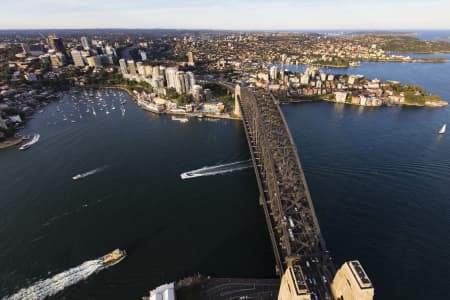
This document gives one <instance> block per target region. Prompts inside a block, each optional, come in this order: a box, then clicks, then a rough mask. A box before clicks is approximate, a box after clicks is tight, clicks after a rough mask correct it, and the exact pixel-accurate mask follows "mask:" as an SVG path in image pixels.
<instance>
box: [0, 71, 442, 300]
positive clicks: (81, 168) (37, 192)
mask: <svg viewBox="0 0 450 300" xmlns="http://www.w3.org/2000/svg"><path fill="white" fill-rule="evenodd" d="M343 71H346V70H337V72H343ZM348 72H350V73H357V74H367V75H368V76H369V77H371V78H373V77H377V78H380V79H383V80H386V79H393V80H399V81H406V82H410V83H417V84H420V85H423V86H424V87H425V88H426V89H427V90H428V91H430V92H432V93H437V94H440V95H441V96H442V97H443V99H444V100H450V85H449V82H448V81H449V79H450V64H400V63H391V64H371V63H367V64H366V63H363V64H362V65H361V66H360V67H359V68H354V69H349V70H348ZM105 93H106V92H104V91H103V92H102V94H103V96H102V97H103V98H105V102H106V103H107V105H108V107H111V104H112V102H113V101H115V103H116V106H117V109H116V110H110V114H108V115H107V114H106V113H105V111H98V110H97V114H96V116H93V115H92V113H89V114H87V113H86V112H85V108H86V107H84V106H83V105H84V104H83V103H80V104H78V106H76V105H75V106H74V105H73V100H75V102H79V100H78V99H79V98H80V97H81V98H82V97H83V96H82V95H74V96H73V97H75V98H74V99H72V95H66V96H65V98H64V100H63V101H62V102H60V103H53V104H51V105H50V106H48V107H47V108H46V109H45V110H44V112H43V113H42V114H36V115H35V118H34V119H33V120H31V121H30V122H29V123H28V124H27V126H26V128H25V129H24V133H33V132H38V133H40V134H41V139H40V141H39V142H38V143H37V144H35V145H33V146H32V147H31V148H30V149H29V150H27V151H24V152H21V151H18V150H17V149H8V150H4V151H2V152H0V168H1V169H0V170H1V172H0V182H1V183H2V184H1V185H0V298H2V297H3V296H6V295H11V294H13V293H14V292H17V291H18V290H19V289H21V288H23V287H27V286H29V285H31V284H33V282H35V281H37V280H39V279H46V278H50V277H52V276H53V275H54V274H57V273H60V272H63V271H65V270H68V269H70V268H72V267H75V266H78V265H80V264H82V263H83V262H85V261H88V260H90V259H92V258H93V257H99V256H101V255H103V254H105V253H107V252H110V251H111V250H113V249H115V248H121V249H126V250H127V252H128V254H129V255H128V257H127V258H125V259H124V260H123V261H122V262H121V263H119V264H118V265H116V266H114V267H111V268H109V269H107V270H102V271H101V272H98V273H97V274H94V275H92V276H90V277H89V278H88V279H87V280H84V281H82V282H81V283H78V284H76V285H74V286H72V287H70V288H67V289H65V290H64V291H63V292H61V293H59V294H57V295H56V296H54V299H138V298H139V297H140V296H142V295H144V294H146V293H147V291H148V290H149V289H151V288H154V287H155V286H157V285H159V284H161V283H164V282H167V281H173V280H176V279H180V278H182V277H184V276H188V275H191V274H194V273H197V272H200V273H202V274H206V275H211V276H216V277H227V276H233V277H273V276H275V274H274V265H275V263H274V259H273V254H272V248H271V245H270V241H269V238H268V234H267V229H266V224H265V221H264V216H263V212H262V209H261V208H260V206H259V205H258V200H257V199H258V190H257V186H256V181H255V178H254V174H253V171H252V170H251V169H244V170H240V171H237V172H229V173H224V174H222V175H216V176H201V177H198V178H192V179H190V180H182V179H181V178H180V174H181V173H183V172H186V171H187V170H196V169H200V168H202V167H204V166H215V165H223V164H227V163H232V162H237V161H245V160H246V159H248V157H249V152H248V147H247V142H246V140H245V135H244V132H243V127H242V125H241V124H240V122H239V121H229V120H220V121H217V122H208V121H206V120H203V121H199V120H197V119H190V120H189V122H186V123H180V122H176V121H172V120H171V118H170V116H155V115H152V114H151V113H148V112H145V111H143V110H140V109H139V108H137V107H136V105H135V104H134V103H133V102H132V101H130V99H129V97H128V96H127V95H125V94H122V93H121V92H115V93H116V95H114V92H112V91H109V92H108V93H109V96H106V95H105ZM119 94H120V95H119ZM118 98H122V99H128V102H127V104H126V105H125V107H126V112H125V114H124V115H123V114H122V113H121V111H120V109H119V107H118V105H117V103H118V100H117V99H118ZM58 107H60V109H61V110H62V111H64V112H67V117H68V120H67V121H63V116H62V112H57V108H58ZM76 107H78V108H79V109H78V110H77V109H76ZM80 107H82V109H80ZM282 108H283V111H284V113H285V114H286V118H287V120H288V123H289V125H290V129H291V131H292V133H293V136H294V139H295V142H296V143H297V145H298V148H299V153H300V157H301V160H302V164H303V167H304V169H305V173H306V177H307V180H308V183H309V186H310V190H311V194H312V198H313V201H314V203H315V207H316V211H317V214H318V217H319V221H320V224H321V228H322V230H323V233H324V236H325V239H326V241H327V245H328V247H329V248H330V250H331V251H332V253H333V255H334V256H335V258H336V261H337V262H338V263H341V262H342V261H344V260H348V259H354V258H357V259H360V260H361V262H362V264H363V265H364V267H365V268H366V271H367V272H368V274H369V276H370V277H371V279H372V281H373V282H374V285H375V287H376V294H377V299H417V300H419V299H446V298H447V296H448V289H447V283H448V278H450V271H449V270H450V263H449V262H450V237H449V235H448V233H447V232H448V228H450V217H449V216H450V196H449V195H450V185H449V178H450V151H449V150H450V139H449V137H448V136H447V135H444V136H440V137H439V136H438V135H437V131H438V130H439V128H440V126H442V124H443V123H444V122H446V123H450V110H449V108H444V109H428V108H395V107H390V108H387V107H386V108H375V109H373V108H360V107H353V106H344V105H334V104H331V103H306V104H296V105H284V106H283V107H282ZM71 111H72V112H73V111H76V112H77V114H75V113H74V114H73V116H70V112H71ZM79 112H81V114H82V115H83V118H82V119H79V116H78V113H79ZM75 116H76V117H77V118H78V119H77V120H76V121H77V122H76V123H72V122H71V121H70V120H71V118H75ZM55 122H56V124H55ZM103 166H108V167H107V168H106V169H104V170H103V171H102V172H98V173H96V174H94V175H92V176H87V177H86V178H83V179H81V180H77V181H74V180H72V177H73V176H74V175H76V174H82V173H84V172H86V171H89V170H94V169H96V168H101V167H103Z"/></svg>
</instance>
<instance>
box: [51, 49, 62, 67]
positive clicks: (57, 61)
mask: <svg viewBox="0 0 450 300" xmlns="http://www.w3.org/2000/svg"><path fill="white" fill-rule="evenodd" d="M50 62H51V64H52V67H54V68H58V67H61V66H63V65H64V64H65V56H64V54H62V53H60V52H59V53H56V54H52V55H50Z"/></svg>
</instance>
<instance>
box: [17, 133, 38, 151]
mask: <svg viewBox="0 0 450 300" xmlns="http://www.w3.org/2000/svg"><path fill="white" fill-rule="evenodd" d="M40 137H41V135H40V134H35V135H34V136H33V138H32V139H31V141H29V142H27V143H25V144H23V145H22V146H20V148H19V150H27V149H28V148H30V147H31V146H32V145H34V144H36V143H37V142H38V141H39V138H40Z"/></svg>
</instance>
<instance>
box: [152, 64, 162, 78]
mask: <svg viewBox="0 0 450 300" xmlns="http://www.w3.org/2000/svg"><path fill="white" fill-rule="evenodd" d="M159 71H160V69H159V67H158V66H155V67H153V70H152V77H153V78H156V77H158V76H159V75H161V73H160V72H159Z"/></svg>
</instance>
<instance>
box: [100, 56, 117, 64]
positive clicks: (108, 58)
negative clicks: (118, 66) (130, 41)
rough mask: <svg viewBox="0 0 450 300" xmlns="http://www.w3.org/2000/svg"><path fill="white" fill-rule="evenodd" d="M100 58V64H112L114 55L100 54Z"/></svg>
mask: <svg viewBox="0 0 450 300" xmlns="http://www.w3.org/2000/svg"><path fill="white" fill-rule="evenodd" d="M100 60H101V61H102V66H106V65H113V64H114V57H113V56H112V55H110V54H103V55H100Z"/></svg>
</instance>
